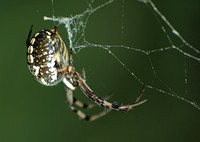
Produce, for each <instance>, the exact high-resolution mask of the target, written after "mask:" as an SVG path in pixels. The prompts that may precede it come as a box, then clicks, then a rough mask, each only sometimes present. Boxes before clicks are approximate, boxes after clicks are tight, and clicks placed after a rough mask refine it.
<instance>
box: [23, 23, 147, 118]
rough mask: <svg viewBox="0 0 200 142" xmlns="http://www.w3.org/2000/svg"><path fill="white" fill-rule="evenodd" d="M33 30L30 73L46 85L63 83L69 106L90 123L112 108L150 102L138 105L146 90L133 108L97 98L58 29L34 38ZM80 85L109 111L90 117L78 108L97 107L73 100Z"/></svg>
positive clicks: (29, 55) (125, 109) (88, 95)
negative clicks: (76, 68)
mask: <svg viewBox="0 0 200 142" xmlns="http://www.w3.org/2000/svg"><path fill="white" fill-rule="evenodd" d="M32 28H33V25H32V26H31V28H30V31H29V34H28V38H27V40H26V45H27V47H28V52H27V61H28V67H29V70H30V72H31V73H32V75H33V76H34V77H35V79H36V80H37V81H38V82H39V83H41V84H42V85H46V86H53V85H56V84H58V83H59V82H61V81H62V82H63V83H64V84H65V86H66V98H67V101H68V104H69V107H70V108H71V110H73V111H74V112H75V113H76V114H77V115H78V116H79V117H80V118H82V119H85V120H89V121H92V120H96V119H97V118H99V117H101V116H103V115H105V114H107V113H108V112H109V111H110V110H111V109H113V110H118V111H128V110H130V109H132V108H133V107H134V106H137V105H140V104H142V103H144V102H145V101H146V100H144V101H141V102H138V101H139V99H140V98H141V96H142V94H143V93H144V89H145V87H144V88H143V89H142V91H141V93H140V95H139V97H138V98H137V99H136V100H135V101H134V103H132V104H131V105H124V106H118V105H115V104H113V103H110V102H108V101H106V100H105V99H101V98H99V97H97V96H96V94H95V93H94V92H93V91H92V90H91V89H90V88H89V87H88V85H87V84H86V75H85V71H84V70H83V71H82V75H80V74H79V73H78V72H76V71H75V68H74V67H73V59H72V49H70V55H69V57H68V50H67V48H66V46H65V43H64V42H63V41H62V39H61V37H60V35H59V33H58V31H57V29H56V27H55V28H54V29H51V30H41V31H39V32H37V33H36V34H34V35H33V37H32V38H31V39H30V37H31V33H32ZM78 86H79V88H80V89H81V90H82V92H83V93H84V94H85V95H86V96H87V97H88V98H89V99H90V100H91V101H93V102H94V104H97V105H99V106H103V107H106V108H108V109H106V110H104V111H102V112H100V113H98V114H96V115H93V116H88V115H86V114H85V113H83V112H82V111H81V110H79V109H77V107H76V106H78V107H83V108H92V107H93V106H94V104H90V105H87V104H84V103H82V102H81V101H79V100H77V99H75V98H74V97H73V93H72V91H73V90H75V88H76V87H78Z"/></svg>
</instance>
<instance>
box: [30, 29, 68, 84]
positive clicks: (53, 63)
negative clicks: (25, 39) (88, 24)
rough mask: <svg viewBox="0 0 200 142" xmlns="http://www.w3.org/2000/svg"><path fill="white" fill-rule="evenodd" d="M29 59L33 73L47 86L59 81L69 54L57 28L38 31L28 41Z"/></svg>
mask: <svg viewBox="0 0 200 142" xmlns="http://www.w3.org/2000/svg"><path fill="white" fill-rule="evenodd" d="M27 61H28V66H29V69H30V71H31V73H32V75H33V76H34V77H35V78H36V80H37V81H38V82H40V83H41V84H43V85H46V86H53V85H55V84H57V83H59V82H60V81H61V80H62V78H63V76H64V74H62V73H61V72H60V71H61V70H63V69H65V68H66V67H67V65H68V54H67V49H66V46H65V43H64V42H63V41H62V39H61V37H60V35H59V34H58V32H57V30H56V28H55V29H52V30H42V31H40V32H38V33H36V34H35V35H34V36H33V37H32V38H31V40H30V41H29V43H28V53H27Z"/></svg>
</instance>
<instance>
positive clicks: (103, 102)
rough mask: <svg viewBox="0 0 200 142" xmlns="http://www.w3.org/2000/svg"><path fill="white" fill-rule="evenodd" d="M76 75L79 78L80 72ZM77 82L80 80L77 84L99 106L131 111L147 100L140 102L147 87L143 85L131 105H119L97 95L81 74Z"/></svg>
mask: <svg viewBox="0 0 200 142" xmlns="http://www.w3.org/2000/svg"><path fill="white" fill-rule="evenodd" d="M74 75H75V78H77V76H78V73H76V72H74ZM76 82H78V83H77V84H78V85H79V87H80V88H81V90H82V91H83V93H84V94H85V95H86V96H87V97H88V98H89V99H90V100H92V101H93V102H95V103H96V104H98V105H99V106H104V107H108V108H111V109H114V110H119V111H129V110H130V109H132V108H133V107H135V106H138V105H140V104H143V103H144V102H146V100H143V101H141V102H138V101H139V99H140V98H141V96H142V94H143V93H144V90H145V87H143V89H142V91H141V93H140V95H139V97H138V98H137V99H136V100H135V101H134V102H133V103H132V104H131V105H124V106H118V105H115V104H113V103H110V102H108V101H106V100H103V99H101V98H99V97H97V96H96V94H95V93H94V92H93V91H92V90H91V89H90V88H89V87H88V85H87V84H86V82H85V80H83V79H82V78H81V76H78V79H77V80H76Z"/></svg>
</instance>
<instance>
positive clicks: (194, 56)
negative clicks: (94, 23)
mask: <svg viewBox="0 0 200 142" xmlns="http://www.w3.org/2000/svg"><path fill="white" fill-rule="evenodd" d="M94 2H95V1H91V3H90V4H89V6H88V9H87V10H85V11H84V12H83V13H81V14H77V15H75V16H70V17H61V16H59V17H54V16H52V17H46V16H45V17H44V20H51V21H54V22H58V24H59V25H60V24H64V25H65V28H66V30H67V33H68V35H67V36H66V37H68V40H69V46H70V48H72V49H73V52H74V53H76V54H77V53H78V52H79V51H80V50H82V49H84V48H95V47H96V48H102V49H104V50H106V51H107V52H108V53H109V54H110V55H111V56H112V57H114V58H115V59H116V60H117V61H118V62H119V63H120V64H121V66H122V67H123V68H125V69H126V70H127V71H128V73H130V74H131V76H132V77H133V78H134V79H136V80H137V81H138V82H139V83H140V84H141V85H145V86H146V87H147V88H149V89H152V90H154V91H157V92H159V93H160V94H166V95H170V96H172V97H175V98H177V99H180V100H182V101H184V102H186V103H189V104H191V105H192V106H194V107H195V108H197V109H200V106H199V102H198V97H195V95H196V96H197V94H192V95H191V92H188V89H187V88H188V86H189V85H188V84H189V83H190V82H189V81H188V78H189V74H188V62H187V60H188V59H191V60H192V62H198V63H199V61H200V51H199V50H198V49H197V48H195V47H193V46H192V45H190V44H189V43H188V42H187V41H186V40H185V39H184V38H183V37H182V36H181V35H180V33H179V32H178V31H177V30H176V29H175V28H174V27H173V26H172V25H171V23H170V22H169V21H168V20H167V18H166V17H165V16H164V15H163V14H162V13H161V12H160V11H159V10H158V8H157V7H156V6H155V5H154V3H153V2H152V1H151V0H138V1H137V2H140V3H143V4H144V5H146V6H147V7H148V8H149V9H150V11H152V14H153V15H155V17H156V18H155V19H157V22H158V23H159V25H160V27H161V29H162V32H163V33H164V35H165V38H166V39H167V41H168V45H167V46H165V47H160V48H156V49H152V50H143V49H139V48H135V47H130V46H126V45H109V44H108V45H101V44H96V43H91V42H89V41H87V40H86V38H85V29H86V27H87V22H88V20H89V18H90V16H91V15H92V14H93V13H95V12H96V11H98V10H103V8H104V7H106V6H107V5H110V4H112V3H114V2H115V1H114V0H109V1H106V2H105V3H102V4H100V5H98V6H96V7H93V3H94ZM123 3H124V0H122V9H123V6H124V5H123ZM122 12H123V10H122ZM123 29H124V25H123V14H122V24H121V31H122V32H123ZM177 41H178V42H177ZM113 48H119V49H125V50H128V51H130V52H138V53H142V54H144V55H145V56H146V57H147V58H148V61H149V65H150V66H151V70H152V72H153V75H154V77H153V78H154V79H153V80H152V81H150V82H151V83H146V82H144V81H143V79H141V77H140V76H138V75H136V74H135V71H133V70H132V69H130V67H129V66H128V65H127V64H126V63H124V62H123V61H122V60H121V58H120V57H118V56H117V55H116V54H114V52H113V51H112V49H113ZM171 50H172V51H173V52H179V53H180V54H182V56H183V57H184V60H183V62H184V78H183V83H184V88H183V90H184V92H185V93H184V94H183V93H182V92H181V93H179V92H177V91H175V90H174V88H173V87H170V86H171V85H170V84H168V83H165V81H164V80H163V79H162V78H161V77H160V76H159V73H158V71H157V68H156V67H155V66H154V61H153V56H154V55H155V54H162V53H163V52H166V51H171ZM154 82H158V83H159V84H160V86H161V87H160V86H157V85H156V83H154ZM195 93H197V92H195Z"/></svg>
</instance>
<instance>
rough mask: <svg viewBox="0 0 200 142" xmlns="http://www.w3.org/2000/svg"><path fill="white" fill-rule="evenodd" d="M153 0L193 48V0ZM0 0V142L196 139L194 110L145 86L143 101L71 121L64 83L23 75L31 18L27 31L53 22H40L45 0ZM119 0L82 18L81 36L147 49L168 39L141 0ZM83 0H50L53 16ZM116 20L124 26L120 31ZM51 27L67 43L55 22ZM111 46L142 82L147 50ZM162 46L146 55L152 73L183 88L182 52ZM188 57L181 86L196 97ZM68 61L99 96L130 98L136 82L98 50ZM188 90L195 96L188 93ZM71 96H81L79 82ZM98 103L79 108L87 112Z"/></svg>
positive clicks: (197, 9) (195, 71) (196, 11)
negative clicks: (83, 30) (127, 108)
mask: <svg viewBox="0 0 200 142" xmlns="http://www.w3.org/2000/svg"><path fill="white" fill-rule="evenodd" d="M153 2H155V4H156V6H157V7H158V8H159V9H160V11H161V12H162V13H163V14H164V15H165V16H166V17H167V18H168V20H169V21H170V22H171V23H172V25H174V26H175V28H176V29H177V30H178V31H180V32H181V34H182V35H183V37H184V38H185V39H186V40H187V41H189V42H190V43H191V44H192V45H194V46H195V47H196V48H198V49H199V46H200V44H199V32H200V30H199V22H200V18H199V17H200V6H199V5H200V2H199V1H198V0H190V1H184V2H183V1H181V0H176V1H173V0H169V1H156V0H155V1H153ZM0 3H1V4H0V13H1V22H0V27H1V35H0V40H1V42H0V43H1V45H0V46H1V47H0V48H1V52H0V54H1V56H0V59H1V60H0V66H1V70H0V78H1V82H0V86H1V87H0V88H1V93H0V142H67V141H69V142H75V141H80V142H82V141H85V142H112V141H113V142H124V141H126V142H128V141H129V142H130V141H140V142H141V141H150V142H151V141H162V142H169V141H171V142H172V141H181V142H188V141H190V142H198V141H199V139H200V135H199V131H200V127H199V126H200V121H199V120H200V111H199V110H198V109H196V108H194V107H193V106H192V105H189V104H187V103H185V102H183V101H180V100H178V99H176V98H174V97H170V96H168V95H165V94H161V93H158V92H155V91H153V90H150V89H147V90H146V91H145V93H144V96H143V98H142V99H144V98H147V99H148V101H147V102H146V103H145V104H143V105H141V106H139V107H137V108H135V109H134V110H133V111H130V112H128V113H121V112H116V111H112V112H111V113H109V114H108V115H107V116H105V117H103V118H101V119H99V120H97V121H94V122H85V121H83V120H79V118H78V117H77V116H76V115H75V114H74V113H73V112H72V111H71V110H70V109H69V108H68V106H67V104H66V103H65V102H66V98H65V91H64V85H63V84H62V83H60V84H59V85H57V86H54V87H45V86H42V85H41V84H39V83H38V82H36V81H35V80H34V78H33V77H32V76H31V74H30V72H29V70H28V67H27V63H26V62H27V61H26V52H27V51H26V45H25V41H26V38H27V35H28V32H29V29H30V26H31V24H33V25H34V28H33V32H34V33H35V32H37V31H39V30H41V29H49V28H53V27H54V23H53V22H49V21H43V16H52V6H51V0H43V1H41V0H17V1H15V0H9V1H6V0H3V1H1V2H0ZM122 3H123V1H116V2H114V3H113V4H111V5H108V6H106V7H104V8H102V9H101V10H99V11H97V12H96V13H94V14H93V15H92V16H91V17H90V19H89V21H88V26H87V28H86V39H87V40H88V41H90V42H92V43H99V44H124V45H127V46H131V47H134V48H140V49H143V50H152V49H154V45H157V46H158V48H161V47H165V46H167V45H168V46H169V44H167V43H168V42H167V41H166V40H163V39H164V38H165V37H164V36H163V35H162V31H161V30H160V25H159V23H158V22H156V19H155V17H154V16H153V14H152V12H151V11H150V10H149V9H148V8H147V7H146V6H145V5H144V4H142V3H139V2H137V1H132V0H125V1H124V9H123V8H122V6H123V5H122ZM88 5H89V4H88V2H87V0H55V1H54V8H55V16H70V15H75V14H79V13H81V12H83V11H84V10H85V9H86V8H88ZM122 14H124V16H123V15H122ZM122 24H123V25H124V33H121V27H122ZM58 30H59V32H60V34H61V36H62V37H63V39H64V41H65V42H66V44H68V43H67V42H68V41H67V37H66V36H67V34H66V32H65V29H64V28H63V26H59V27H58ZM161 35H162V36H161ZM64 37H65V38H64ZM160 41H163V42H160ZM113 52H114V53H115V54H116V55H117V56H118V57H119V58H120V59H122V61H123V62H125V63H126V64H127V65H128V66H129V67H130V69H131V70H133V72H134V73H136V74H137V75H138V76H139V77H140V78H141V79H142V80H143V81H144V82H147V83H150V81H151V80H152V79H153V76H152V74H151V73H150V72H148V71H147V70H150V71H151V69H150V67H149V63H148V60H147V57H145V56H144V55H142V54H137V53H134V52H130V51H127V50H116V51H113ZM166 53H168V52H166ZM166 53H165V52H163V54H162V52H160V54H159V55H158V56H157V57H156V58H154V57H152V58H151V59H152V62H153V63H155V67H156V68H157V70H158V73H159V75H160V77H161V78H162V79H163V80H164V81H165V82H166V83H167V84H169V85H170V87H172V88H173V89H174V90H175V91H177V92H178V94H181V92H182V93H183V94H184V91H185V90H184V89H185V88H184V65H183V64H184V56H183V55H180V54H176V52H171V51H169V54H166ZM164 57H166V58H164ZM162 59H163V60H162ZM179 63H181V65H180V64H179ZM188 63H189V64H190V65H193V68H189V69H188V72H189V74H190V76H189V77H193V78H195V79H193V80H192V82H189V83H190V85H191V86H188V90H189V92H191V93H192V94H186V95H185V96H184V95H182V97H186V98H189V99H190V97H191V98H195V101H196V102H197V103H199V102H200V101H199V90H197V89H196V90H195V88H198V86H199V80H200V77H199V69H200V68H199V63H198V62H196V61H193V60H190V59H189V60H188ZM74 66H75V68H76V70H77V71H78V72H81V69H82V68H85V70H86V75H87V82H88V84H89V86H90V87H91V88H92V89H93V90H94V91H95V92H96V93H97V95H98V96H100V97H103V96H106V95H109V94H112V98H111V99H110V100H111V101H113V102H115V101H116V102H118V103H119V104H127V103H130V102H132V100H133V99H135V98H136V97H137V95H138V94H139V93H140V90H141V89H142V85H141V84H139V83H138V82H137V81H136V80H135V79H134V78H133V77H132V76H131V75H130V74H129V73H128V72H127V71H126V69H125V68H123V67H122V66H121V65H120V64H119V62H117V61H116V60H115V59H114V58H113V57H112V56H111V55H109V54H108V53H107V52H106V51H105V50H102V49H98V48H86V49H83V50H82V51H81V52H80V53H78V54H76V55H74ZM179 71H180V72H181V73H182V74H180V72H179ZM169 72H171V73H169ZM167 75H168V76H167ZM170 79H171V80H170ZM189 79H190V78H189ZM180 80H181V81H180ZM189 81H190V80H189ZM179 82H182V84H181V83H179ZM194 94H195V95H196V97H195V96H192V95H194ZM74 95H75V96H76V97H77V98H80V99H83V100H84V101H85V102H88V99H87V98H86V97H85V96H84V95H83V94H82V93H81V91H80V90H79V89H77V90H76V91H75V92H74ZM196 98H197V99H196ZM101 110H102V109H101V108H97V109H94V110H92V111H86V112H88V113H89V114H91V113H95V112H97V111H101Z"/></svg>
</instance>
